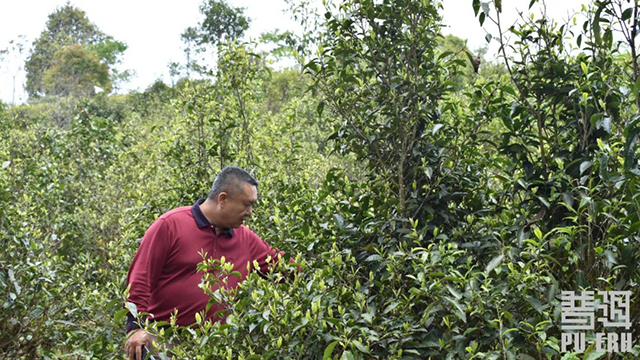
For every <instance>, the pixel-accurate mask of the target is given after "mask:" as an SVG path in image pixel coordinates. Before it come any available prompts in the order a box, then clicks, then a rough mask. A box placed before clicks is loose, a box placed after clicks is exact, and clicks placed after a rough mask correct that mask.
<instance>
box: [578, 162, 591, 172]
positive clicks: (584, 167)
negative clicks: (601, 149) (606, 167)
mask: <svg viewBox="0 0 640 360" xmlns="http://www.w3.org/2000/svg"><path fill="white" fill-rule="evenodd" d="M592 165H593V163H592V162H591V161H583V162H582V163H581V164H580V175H582V174H584V172H585V171H587V169H589V168H590V167H591V166H592Z"/></svg>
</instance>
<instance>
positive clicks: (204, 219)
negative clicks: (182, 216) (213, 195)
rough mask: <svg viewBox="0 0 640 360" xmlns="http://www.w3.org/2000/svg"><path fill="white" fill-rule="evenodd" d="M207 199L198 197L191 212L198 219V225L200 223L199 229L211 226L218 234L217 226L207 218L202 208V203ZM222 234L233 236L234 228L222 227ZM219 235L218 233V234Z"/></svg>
mask: <svg viewBox="0 0 640 360" xmlns="http://www.w3.org/2000/svg"><path fill="white" fill-rule="evenodd" d="M204 200H205V199H198V201H196V203H195V204H193V206H192V207H191V213H192V214H193V218H194V219H195V221H196V225H198V228H199V229H203V228H205V227H211V228H212V229H213V233H214V234H216V226H215V225H214V224H212V223H210V222H209V220H207V217H206V216H204V213H202V210H200V204H202V203H203V202H204ZM221 233H222V234H227V236H228V237H232V236H233V229H230V228H222V231H221ZM216 235H217V234H216Z"/></svg>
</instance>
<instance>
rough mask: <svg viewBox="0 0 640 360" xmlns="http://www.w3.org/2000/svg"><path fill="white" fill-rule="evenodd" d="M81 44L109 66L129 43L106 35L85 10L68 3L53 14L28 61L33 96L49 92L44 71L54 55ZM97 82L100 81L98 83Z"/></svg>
mask: <svg viewBox="0 0 640 360" xmlns="http://www.w3.org/2000/svg"><path fill="white" fill-rule="evenodd" d="M74 44H78V45H81V46H83V47H85V48H86V49H87V50H89V51H91V52H94V53H95V55H96V56H97V58H98V59H99V60H100V61H102V62H104V63H105V64H107V65H114V64H115V63H116V62H117V60H118V56H119V55H120V54H121V53H122V52H124V50H126V48H127V46H126V45H125V44H124V43H122V42H119V41H116V40H113V38H112V37H110V36H107V35H105V34H104V33H103V32H101V31H100V30H99V29H98V28H97V27H96V26H95V25H94V24H92V23H91V22H90V21H89V19H88V18H87V15H86V13H85V12H84V11H82V10H80V9H78V8H76V7H73V6H71V5H70V4H66V5H65V6H63V7H61V8H58V9H56V11H54V12H53V13H51V14H50V15H49V19H48V20H47V24H46V27H45V29H44V31H43V32H42V33H41V34H40V37H38V39H36V40H35V41H34V42H33V49H32V50H31V54H30V56H29V58H28V59H27V61H26V63H25V70H26V72H27V84H26V90H27V93H28V94H29V96H30V97H38V96H41V95H43V94H44V93H46V91H45V90H46V89H45V86H44V84H43V77H44V73H45V72H46V71H47V70H48V69H49V68H50V67H51V66H52V63H53V59H54V55H55V54H56V52H57V51H59V50H60V49H61V48H63V47H65V46H69V45H74ZM96 85H97V84H96Z"/></svg>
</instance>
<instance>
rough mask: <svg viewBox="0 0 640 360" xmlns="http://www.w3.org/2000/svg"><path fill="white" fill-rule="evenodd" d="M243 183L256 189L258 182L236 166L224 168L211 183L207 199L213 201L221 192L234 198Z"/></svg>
mask: <svg viewBox="0 0 640 360" xmlns="http://www.w3.org/2000/svg"><path fill="white" fill-rule="evenodd" d="M244 183H249V184H251V185H253V186H255V187H256V188H257V187H258V181H257V180H256V179H254V178H253V176H251V174H249V173H248V172H247V171H246V170H244V169H241V168H239V167H237V166H225V167H224V168H223V169H222V170H220V172H219V173H218V176H216V179H215V180H214V181H213V186H212V187H211V191H209V196H208V198H209V199H210V200H215V199H216V198H217V197H218V195H220V193H221V192H223V191H224V192H226V193H227V194H229V196H230V197H234V196H235V195H236V194H237V193H238V191H239V190H240V189H241V187H242V184H244Z"/></svg>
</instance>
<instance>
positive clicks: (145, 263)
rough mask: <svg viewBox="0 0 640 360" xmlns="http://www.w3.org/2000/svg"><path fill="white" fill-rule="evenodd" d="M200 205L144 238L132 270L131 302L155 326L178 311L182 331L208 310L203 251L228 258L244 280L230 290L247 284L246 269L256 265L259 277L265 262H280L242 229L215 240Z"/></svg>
mask: <svg viewBox="0 0 640 360" xmlns="http://www.w3.org/2000/svg"><path fill="white" fill-rule="evenodd" d="M202 201H204V200H202V199H201V200H198V201H197V202H196V203H195V204H194V205H193V206H185V207H179V208H177V209H174V210H171V211H169V212H167V213H165V214H164V215H162V216H160V217H159V218H158V219H157V220H156V221H155V222H154V223H153V225H151V226H150V227H149V229H148V230H147V232H146V233H145V234H144V237H143V239H142V242H141V243H140V247H139V248H138V252H137V253H136V255H135V257H134V258H133V262H132V263H131V267H129V274H128V276H127V284H129V285H131V289H130V292H129V299H128V300H129V301H130V302H132V303H134V304H136V306H137V309H138V311H139V312H148V313H150V314H153V317H152V320H155V321H169V319H170V317H171V314H172V313H173V311H174V309H178V325H181V326H186V325H190V324H192V323H194V322H195V314H196V313H198V312H200V311H202V310H205V308H206V306H207V302H208V301H209V297H208V296H207V295H205V294H204V292H203V290H202V289H201V288H199V287H198V285H199V284H200V282H201V280H202V275H203V273H202V272H198V271H197V270H196V266H197V265H198V263H200V262H202V257H201V256H200V254H199V252H201V251H204V252H206V253H207V254H208V255H207V256H208V257H210V258H215V259H220V258H221V257H222V256H224V257H225V259H226V261H227V262H230V263H233V264H234V269H233V270H237V271H238V272H240V274H242V277H241V278H238V277H236V276H229V277H228V283H227V284H226V287H227V288H235V287H237V286H238V284H239V283H240V282H242V281H243V280H244V278H245V277H246V276H247V275H248V270H247V264H250V266H251V268H253V265H252V264H253V261H254V260H255V261H257V262H258V264H259V267H260V270H261V271H267V270H268V266H269V264H268V263H267V257H269V256H270V257H271V259H274V260H275V259H277V255H278V252H277V251H276V250H275V249H272V248H271V247H269V245H267V244H266V243H265V242H264V241H262V240H261V239H260V238H259V237H258V236H257V235H256V234H255V233H254V232H253V231H251V230H249V229H248V228H247V227H245V226H244V225H243V226H241V227H239V228H237V229H228V230H225V231H223V232H222V233H220V234H216V231H215V226H213V225H212V224H210V223H209V221H208V220H207V219H206V217H205V216H204V214H203V213H202V211H201V210H200V203H202ZM281 254H283V253H281ZM219 286H223V285H221V284H218V285H215V287H214V289H213V290H215V289H216V288H217V287H219ZM222 309H223V304H214V305H213V306H212V307H211V309H210V310H209V312H208V313H207V318H208V319H212V318H213V316H214V314H215V313H216V312H217V311H219V310H222ZM132 320H133V317H131V316H130V317H129V324H128V325H127V331H128V330H130V329H131V328H132V326H131V323H132ZM214 320H219V319H214Z"/></svg>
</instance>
